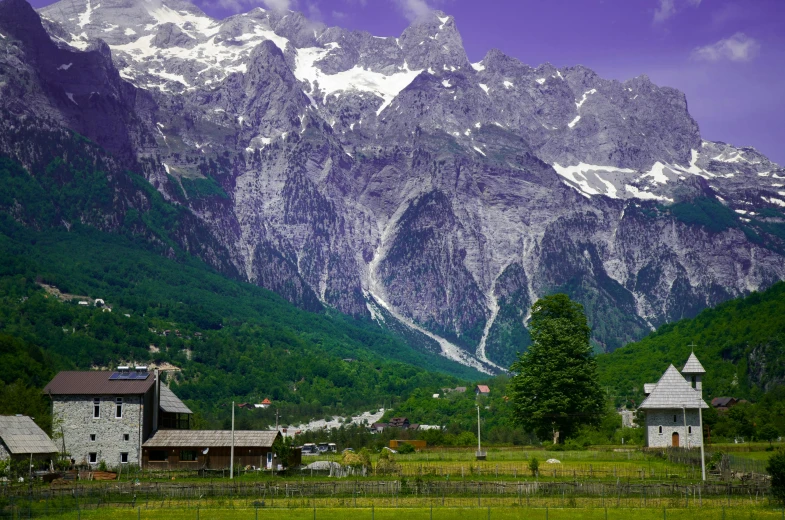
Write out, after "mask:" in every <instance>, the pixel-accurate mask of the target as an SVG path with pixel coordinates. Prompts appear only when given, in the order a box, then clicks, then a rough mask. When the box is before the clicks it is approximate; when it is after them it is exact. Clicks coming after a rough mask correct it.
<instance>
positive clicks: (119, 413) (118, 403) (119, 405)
mask: <svg viewBox="0 0 785 520" xmlns="http://www.w3.org/2000/svg"><path fill="white" fill-rule="evenodd" d="M114 402H115V413H114V416H115V419H122V418H123V398H122V397H118V398H117V399H115V400H114Z"/></svg>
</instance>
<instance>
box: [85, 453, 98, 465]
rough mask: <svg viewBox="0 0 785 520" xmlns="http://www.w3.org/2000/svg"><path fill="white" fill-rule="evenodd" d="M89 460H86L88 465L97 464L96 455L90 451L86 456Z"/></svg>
mask: <svg viewBox="0 0 785 520" xmlns="http://www.w3.org/2000/svg"><path fill="white" fill-rule="evenodd" d="M87 456H88V457H89V458H88V459H87V460H88V462H90V464H95V463H97V462H98V453H96V452H94V451H92V452H90V453H88V455H87Z"/></svg>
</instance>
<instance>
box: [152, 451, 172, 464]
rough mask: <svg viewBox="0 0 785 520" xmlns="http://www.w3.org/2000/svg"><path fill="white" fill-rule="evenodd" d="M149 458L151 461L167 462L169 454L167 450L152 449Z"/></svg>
mask: <svg viewBox="0 0 785 520" xmlns="http://www.w3.org/2000/svg"><path fill="white" fill-rule="evenodd" d="M148 458H149V460H150V462H166V461H167V460H168V459H169V454H168V453H167V451H166V450H150V452H149V455H148Z"/></svg>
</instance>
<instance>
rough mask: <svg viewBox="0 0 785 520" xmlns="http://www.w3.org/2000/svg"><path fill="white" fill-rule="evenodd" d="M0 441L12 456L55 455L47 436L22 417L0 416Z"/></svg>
mask: <svg viewBox="0 0 785 520" xmlns="http://www.w3.org/2000/svg"><path fill="white" fill-rule="evenodd" d="M0 441H1V442H2V443H3V444H5V446H6V448H8V451H9V453H11V454H12V455H29V454H31V453H32V454H37V453H57V447H56V446H55V445H54V443H53V442H52V440H51V439H50V438H49V436H48V435H47V434H46V433H44V431H43V430H42V429H41V428H39V427H38V425H37V424H36V423H34V422H33V420H32V419H31V418H30V417H27V416H24V415H17V416H13V415H0Z"/></svg>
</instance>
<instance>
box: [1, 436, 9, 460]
mask: <svg viewBox="0 0 785 520" xmlns="http://www.w3.org/2000/svg"><path fill="white" fill-rule="evenodd" d="M10 458H11V453H10V452H9V451H8V450H7V449H6V447H5V444H3V441H0V460H8V459H10Z"/></svg>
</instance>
